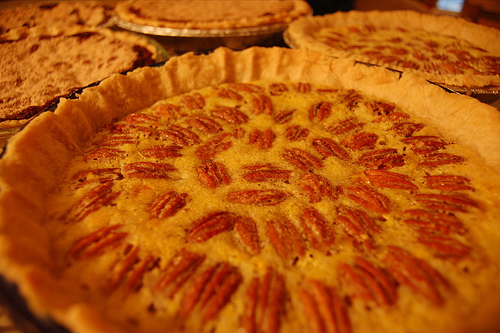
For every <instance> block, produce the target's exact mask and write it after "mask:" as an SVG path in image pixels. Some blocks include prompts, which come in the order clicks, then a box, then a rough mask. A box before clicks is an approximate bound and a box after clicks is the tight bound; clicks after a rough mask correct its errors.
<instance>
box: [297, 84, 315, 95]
mask: <svg viewBox="0 0 500 333" xmlns="http://www.w3.org/2000/svg"><path fill="white" fill-rule="evenodd" d="M294 87H295V90H296V91H297V92H300V93H310V92H311V90H312V86H311V84H310V83H306V82H299V83H297V84H296V85H295V86H294Z"/></svg>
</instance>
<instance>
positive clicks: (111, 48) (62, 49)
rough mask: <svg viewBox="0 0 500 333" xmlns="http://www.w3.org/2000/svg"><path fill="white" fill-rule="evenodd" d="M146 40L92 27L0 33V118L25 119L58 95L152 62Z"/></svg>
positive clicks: (151, 49) (154, 56)
mask: <svg viewBox="0 0 500 333" xmlns="http://www.w3.org/2000/svg"><path fill="white" fill-rule="evenodd" d="M158 57H159V52H158V49H157V48H156V46H154V45H153V44H151V43H150V42H149V41H148V40H147V39H144V38H142V37H139V36H138V35H132V34H130V33H127V32H115V31H111V30H109V29H104V28H102V29H97V28H90V27H79V26H72V27H64V28H59V27H35V28H32V29H29V30H25V29H16V30H10V31H9V32H8V33H6V34H3V35H1V36H0V122H6V121H19V120H25V119H29V118H30V117H32V116H33V115H35V114H37V113H38V112H40V111H41V110H43V109H44V108H45V107H47V106H48V105H50V104H51V103H53V102H54V101H55V100H56V99H57V98H59V97H61V96H64V95H68V94H69V93H70V92H72V91H74V90H77V89H79V88H81V87H85V86H87V85H89V84H91V83H94V82H96V81H98V80H101V79H104V78H106V77H108V76H109V75H111V74H113V73H120V72H124V71H127V70H131V69H134V68H137V67H140V66H145V65H151V64H153V63H155V62H156V59H157V58H158Z"/></svg>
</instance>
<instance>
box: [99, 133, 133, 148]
mask: <svg viewBox="0 0 500 333" xmlns="http://www.w3.org/2000/svg"><path fill="white" fill-rule="evenodd" d="M136 141H137V139H136V137H135V136H134V135H130V134H129V133H127V134H115V135H110V136H108V137H107V138H105V139H103V140H100V141H97V142H96V143H95V145H96V146H99V147H117V146H123V145H127V144H136Z"/></svg>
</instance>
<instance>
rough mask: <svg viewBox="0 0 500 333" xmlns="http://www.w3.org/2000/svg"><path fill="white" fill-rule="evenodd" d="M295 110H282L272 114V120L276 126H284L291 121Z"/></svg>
mask: <svg viewBox="0 0 500 333" xmlns="http://www.w3.org/2000/svg"><path fill="white" fill-rule="evenodd" d="M294 112H295V110H283V111H280V112H277V113H275V114H274V116H273V119H274V121H275V122H276V123H278V124H281V125H282V124H285V123H287V122H289V121H290V120H292V117H293V113H294Z"/></svg>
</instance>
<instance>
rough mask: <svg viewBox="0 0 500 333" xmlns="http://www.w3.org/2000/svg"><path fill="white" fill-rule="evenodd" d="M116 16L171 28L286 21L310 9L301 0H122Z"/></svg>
mask: <svg viewBox="0 0 500 333" xmlns="http://www.w3.org/2000/svg"><path fill="white" fill-rule="evenodd" d="M115 12H116V14H117V16H118V18H120V19H122V20H124V21H127V22H130V23H133V24H138V25H143V26H151V27H164V28H172V29H205V30H223V29H240V28H255V27H259V26H270V25H275V24H278V25H282V24H287V23H289V22H291V21H293V20H295V19H297V18H299V17H302V16H305V15H308V14H310V13H311V7H310V6H309V4H308V3H307V2H306V1H304V0H270V1H254V0H246V1H233V0H195V1H191V0H178V1H142V0H140V1H136V0H135V1H124V2H120V3H118V4H117V5H116V8H115Z"/></svg>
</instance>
